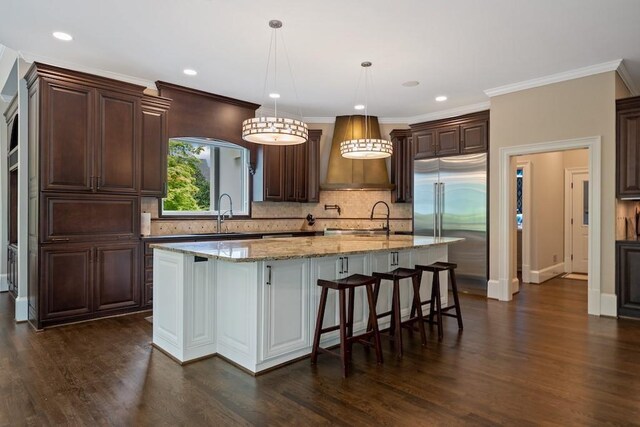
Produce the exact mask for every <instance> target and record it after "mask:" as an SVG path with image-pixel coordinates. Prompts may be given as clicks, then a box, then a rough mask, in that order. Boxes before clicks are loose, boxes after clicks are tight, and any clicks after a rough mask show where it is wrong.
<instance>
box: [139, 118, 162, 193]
mask: <svg viewBox="0 0 640 427" xmlns="http://www.w3.org/2000/svg"><path fill="white" fill-rule="evenodd" d="M167 145H168V139H167V111H166V110H163V109H158V108H149V107H144V106H143V108H142V144H141V149H142V161H141V171H140V175H141V178H140V193H141V194H142V195H143V196H154V197H164V196H165V195H166V194H165V189H166V182H167Z"/></svg>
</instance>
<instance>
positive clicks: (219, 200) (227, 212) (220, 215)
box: [217, 193, 233, 233]
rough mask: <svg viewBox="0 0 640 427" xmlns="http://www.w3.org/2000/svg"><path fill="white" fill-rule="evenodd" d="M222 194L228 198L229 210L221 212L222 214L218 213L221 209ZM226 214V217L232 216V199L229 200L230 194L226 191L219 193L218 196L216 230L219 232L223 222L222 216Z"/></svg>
mask: <svg viewBox="0 0 640 427" xmlns="http://www.w3.org/2000/svg"><path fill="white" fill-rule="evenodd" d="M224 196H227V197H228V198H229V210H227V211H224V212H222V214H220V212H221V211H222V209H221V207H222V198H223V197H224ZM225 215H227V218H233V201H232V200H231V196H230V195H228V194H227V193H222V194H221V195H220V197H218V228H217V232H218V233H221V232H222V223H223V222H224V216H225Z"/></svg>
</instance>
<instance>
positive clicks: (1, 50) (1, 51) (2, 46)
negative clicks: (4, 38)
mask: <svg viewBox="0 0 640 427" xmlns="http://www.w3.org/2000/svg"><path fill="white" fill-rule="evenodd" d="M6 48H7V47H6V46H5V45H3V44H0V60H1V59H2V55H4V50H5V49H6Z"/></svg>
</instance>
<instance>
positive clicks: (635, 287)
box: [616, 242, 640, 317]
mask: <svg viewBox="0 0 640 427" xmlns="http://www.w3.org/2000/svg"><path fill="white" fill-rule="evenodd" d="M616 293H617V294H618V315H619V316H626V317H640V242H617V243H616Z"/></svg>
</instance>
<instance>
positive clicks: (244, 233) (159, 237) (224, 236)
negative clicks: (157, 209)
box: [141, 230, 322, 240]
mask: <svg viewBox="0 0 640 427" xmlns="http://www.w3.org/2000/svg"><path fill="white" fill-rule="evenodd" d="M312 233H322V231H314V230H308V231H303V230H291V231H268V232H265V231H239V232H235V233H194V234H150V235H148V236H142V237H141V238H142V240H164V239H167V240H171V239H191V238H194V239H195V238H197V239H202V238H211V240H215V239H230V238H231V239H232V238H233V237H243V236H256V237H258V236H265V235H266V236H277V235H280V234H284V235H288V234H292V235H297V234H303V235H304V234H312Z"/></svg>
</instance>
